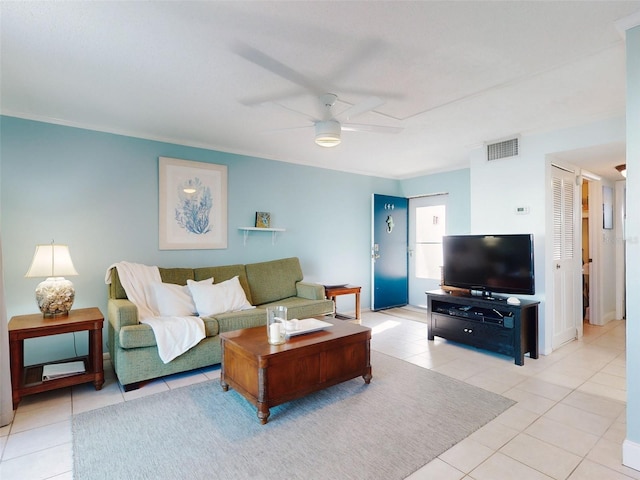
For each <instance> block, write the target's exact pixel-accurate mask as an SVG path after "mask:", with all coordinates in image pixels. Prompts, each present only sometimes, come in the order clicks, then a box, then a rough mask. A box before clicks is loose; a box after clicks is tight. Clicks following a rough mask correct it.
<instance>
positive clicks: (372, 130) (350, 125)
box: [342, 123, 404, 133]
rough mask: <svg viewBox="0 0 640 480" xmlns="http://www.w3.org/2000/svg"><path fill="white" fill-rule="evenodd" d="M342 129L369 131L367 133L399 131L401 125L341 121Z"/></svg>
mask: <svg viewBox="0 0 640 480" xmlns="http://www.w3.org/2000/svg"><path fill="white" fill-rule="evenodd" d="M342 130H344V131H347V132H369V133H400V132H401V131H402V130H404V128H402V127H388V126H386V125H365V124H356V123H343V124H342Z"/></svg>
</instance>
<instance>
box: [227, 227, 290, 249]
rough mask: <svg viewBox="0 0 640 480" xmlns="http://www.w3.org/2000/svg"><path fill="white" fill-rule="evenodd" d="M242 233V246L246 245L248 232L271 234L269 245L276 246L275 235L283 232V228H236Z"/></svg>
mask: <svg viewBox="0 0 640 480" xmlns="http://www.w3.org/2000/svg"><path fill="white" fill-rule="evenodd" d="M238 230H242V231H243V233H244V245H245V246H246V245H247V237H248V236H249V232H271V245H275V244H276V235H277V233H278V232H285V231H286V230H285V229H284V228H263V227H238Z"/></svg>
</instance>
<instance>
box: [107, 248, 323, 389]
mask: <svg viewBox="0 0 640 480" xmlns="http://www.w3.org/2000/svg"><path fill="white" fill-rule="evenodd" d="M159 270H160V276H161V278H162V281H163V283H174V284H178V285H186V283H187V280H188V279H191V280H196V281H199V280H204V279H207V278H211V277H213V278H214V284H217V283H220V282H223V281H225V280H229V279H231V278H233V277H235V276H236V275H237V276H238V278H239V280H240V285H241V286H242V288H243V290H244V292H245V294H246V296H247V300H248V301H249V302H250V303H251V305H255V306H256V308H254V309H250V310H240V311H235V312H227V313H222V314H217V315H215V316H211V317H205V318H203V320H204V323H205V330H206V338H204V339H203V340H201V341H200V343H198V344H197V345H196V346H195V347H193V348H191V349H190V350H188V351H187V352H185V353H183V354H182V355H180V356H179V357H177V358H175V359H173V360H172V361H170V362H169V363H166V364H165V363H163V362H162V360H161V359H160V357H159V356H158V349H157V346H156V340H155V337H154V334H153V330H152V329H151V327H149V326H148V325H145V324H142V323H140V322H139V321H138V309H137V307H136V306H135V305H134V304H133V303H132V302H131V301H129V300H128V299H127V294H126V293H125V291H124V288H123V287H122V284H121V283H120V279H119V278H118V271H117V269H116V268H112V269H111V283H110V284H109V285H108V287H109V299H108V305H107V316H108V320H109V322H108V327H107V328H108V336H107V341H108V347H109V353H110V355H111V362H112V364H113V367H114V370H115V372H116V375H117V376H118V380H119V381H120V384H122V386H123V387H124V389H125V391H129V390H132V389H135V388H138V387H139V386H140V382H143V381H146V380H150V379H153V378H157V377H162V376H165V375H171V374H174V373H178V372H184V371H188V370H193V369H197V368H202V367H207V366H210V365H215V364H218V363H220V362H221V360H222V356H221V350H220V336H219V334H220V333H222V332H228V331H231V330H238V329H241V328H249V327H256V326H261V325H266V318H267V315H266V307H267V306H269V305H284V306H286V307H287V308H288V317H289V318H307V317H312V316H318V315H327V314H331V313H333V311H334V305H333V302H332V301H331V300H327V299H325V293H324V287H323V286H322V285H320V284H317V283H309V282H303V281H302V280H303V276H302V269H301V267H300V261H299V260H298V258H296V257H292V258H284V259H280V260H273V261H268V262H261V263H252V264H246V265H240V264H238V265H225V266H219V267H202V268H160V269H159ZM265 341H266V331H265Z"/></svg>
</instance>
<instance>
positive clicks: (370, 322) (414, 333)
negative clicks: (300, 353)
mask: <svg viewBox="0 0 640 480" xmlns="http://www.w3.org/2000/svg"><path fill="white" fill-rule="evenodd" d="M415 311H416V310H415V309H414V312H415ZM411 316H412V315H407V317H411ZM362 323H363V324H364V325H367V326H369V327H371V328H372V329H373V340H372V348H373V349H375V350H377V351H380V352H383V353H386V354H388V355H392V356H394V357H397V358H401V359H403V360H406V361H408V362H412V363H414V364H416V365H419V366H422V367H424V368H429V369H432V370H434V371H437V372H440V373H442V374H445V375H449V376H451V377H454V378H457V379H459V380H462V381H465V382H467V383H470V384H472V385H475V386H478V387H481V388H484V389H487V390H490V391H493V392H496V393H499V394H501V395H504V396H506V397H509V398H512V399H514V400H516V401H517V402H518V403H517V404H516V405H515V406H514V407H512V408H510V409H509V410H507V411H506V412H505V413H503V414H502V415H500V416H499V417H497V418H496V419H495V420H493V421H492V422H490V423H488V424H487V425H485V426H484V427H482V428H481V429H479V430H478V431H476V432H475V433H473V434H472V435H471V436H469V437H467V438H466V439H464V440H463V441H461V442H460V443H458V444H457V445H455V446H454V447H452V448H451V449H449V450H448V451H446V452H444V453H443V454H442V455H440V457H438V458H437V459H435V460H434V461H432V462H431V463H429V464H427V465H425V466H424V467H423V468H421V469H420V470H418V471H417V472H415V473H414V474H412V475H411V476H410V477H408V478H409V479H410V480H423V479H424V480H426V479H429V480H434V479H437V480H460V479H466V480H512V479H514V478H517V479H519V480H528V479H535V480H537V479H541V480H542V479H545V480H548V479H557V480H564V479H569V480H591V479H593V480H596V479H598V480H601V479H612V480H614V479H630V478H633V479H639V480H640V472H639V471H636V470H633V469H630V468H627V467H624V466H623V465H622V463H621V458H622V442H623V441H624V438H625V399H626V396H625V394H626V391H625V322H623V321H613V322H610V323H609V324H607V325H606V326H603V327H595V326H590V325H585V335H584V337H583V338H582V339H581V340H579V341H574V342H571V343H569V344H567V345H565V346H564V347H562V348H560V349H558V350H556V351H555V352H553V353H552V354H551V355H548V356H541V357H540V358H539V359H538V360H532V359H529V358H528V357H527V358H525V365H524V366H522V367H519V366H517V365H514V363H513V359H511V358H508V357H505V356H502V355H496V354H492V353H489V352H486V351H481V350H476V349H473V348H469V347H466V346H463V345H459V344H455V343H452V342H448V341H445V340H442V339H439V338H438V337H436V340H435V341H433V342H429V341H428V340H427V326H426V324H425V323H421V322H416V321H412V320H409V319H408V318H400V317H396V316H392V315H389V314H388V313H375V312H363V319H362ZM219 375H220V370H219V368H210V369H205V370H199V371H196V372H190V373H189V374H181V375H174V376H171V377H167V378H165V379H162V380H157V381H154V382H151V383H149V384H147V385H145V386H144V387H143V388H141V389H139V390H135V391H132V392H126V393H125V392H123V391H122V389H121V388H120V386H119V384H118V382H117V381H116V379H115V375H114V373H113V371H112V369H111V365H110V363H109V361H108V360H107V361H105V376H106V382H105V386H104V388H103V389H102V390H101V391H95V390H94V389H93V386H92V385H91V384H87V385H81V386H76V387H72V388H68V389H63V390H58V391H54V392H46V393H42V394H38V395H32V396H28V397H25V398H24V399H23V400H22V402H21V403H20V406H19V408H18V410H17V412H16V416H15V419H14V422H13V424H11V425H9V426H6V427H2V428H0V455H1V456H0V460H1V461H0V478H1V479H2V480H39V479H57V480H63V479H64V480H66V479H69V480H71V479H72V478H73V472H72V468H73V464H72V453H71V417H72V415H73V414H77V413H80V412H83V411H87V410H91V409H95V408H100V407H104V406H106V405H111V404H114V403H119V402H123V401H127V400H131V399H134V398H138V397H141V396H145V395H149V394H153V393H157V392H160V391H165V390H170V389H174V388H180V387H182V386H185V385H190V384H192V383H197V382H203V381H206V380H210V379H215V378H218V377H219ZM132 478H133V477H132Z"/></svg>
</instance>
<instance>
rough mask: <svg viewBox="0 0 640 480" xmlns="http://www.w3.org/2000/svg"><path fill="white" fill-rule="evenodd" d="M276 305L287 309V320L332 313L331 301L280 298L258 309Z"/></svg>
mask: <svg viewBox="0 0 640 480" xmlns="http://www.w3.org/2000/svg"><path fill="white" fill-rule="evenodd" d="M276 305H283V306H285V307H287V319H288V320H292V319H294V318H298V319H301V318H309V317H315V316H318V315H319V314H320V313H322V314H329V313H333V301H331V300H326V299H325V300H308V299H304V298H300V297H289V298H281V299H280V300H278V301H276V302H272V303H265V304H264V305H260V308H267V307H270V306H276Z"/></svg>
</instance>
